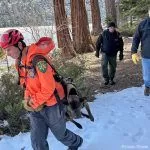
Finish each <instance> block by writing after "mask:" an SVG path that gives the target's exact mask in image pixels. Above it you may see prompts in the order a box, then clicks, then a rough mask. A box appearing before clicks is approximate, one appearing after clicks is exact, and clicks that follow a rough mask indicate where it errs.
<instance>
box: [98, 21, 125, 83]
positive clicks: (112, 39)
mask: <svg viewBox="0 0 150 150" xmlns="http://www.w3.org/2000/svg"><path fill="white" fill-rule="evenodd" d="M118 51H120V55H119V59H120V60H122V59H123V40H122V37H121V35H120V33H119V32H118V31H116V25H115V23H114V22H110V23H109V24H108V29H106V30H104V31H103V33H102V34H101V35H100V36H99V37H98V39H97V42H96V54H95V56H96V57H98V58H99V54H100V52H101V54H102V73H103V78H104V80H105V82H104V84H105V85H108V84H109V83H110V84H111V85H113V84H115V82H114V77H115V73H116V67H117V52H118ZM108 65H109V69H108Z"/></svg>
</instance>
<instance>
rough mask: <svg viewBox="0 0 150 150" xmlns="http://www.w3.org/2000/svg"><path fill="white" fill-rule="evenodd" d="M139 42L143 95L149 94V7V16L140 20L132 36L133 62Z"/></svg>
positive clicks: (135, 58) (136, 59)
mask: <svg viewBox="0 0 150 150" xmlns="http://www.w3.org/2000/svg"><path fill="white" fill-rule="evenodd" d="M140 42H141V56H142V68H143V79H144V84H145V89H144V95H145V96H149V95H150V8H149V17H147V18H146V19H144V20H143V21H141V22H140V24H139V25H138V27H137V30H136V32H135V34H134V37H133V42H132V48H131V52H132V60H133V62H134V63H135V64H137V62H138V61H139V56H138V54H137V51H138V47H139V43H140Z"/></svg>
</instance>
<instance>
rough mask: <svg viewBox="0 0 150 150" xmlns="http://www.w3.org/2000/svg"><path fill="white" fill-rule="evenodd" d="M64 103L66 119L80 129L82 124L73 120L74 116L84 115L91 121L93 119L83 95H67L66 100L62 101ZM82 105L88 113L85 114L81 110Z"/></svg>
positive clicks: (80, 116)
mask: <svg viewBox="0 0 150 150" xmlns="http://www.w3.org/2000/svg"><path fill="white" fill-rule="evenodd" d="M64 104H65V105H66V107H65V108H66V111H65V112H66V113H65V115H66V120H68V121H71V122H72V123H74V124H75V125H76V126H77V127H78V128H80V129H82V126H81V125H80V124H79V123H78V122H76V121H75V120H74V119H76V118H82V117H86V118H88V119H90V120H91V121H94V117H93V115H92V113H91V110H90V107H89V104H88V102H87V99H86V98H85V97H81V98H80V97H79V96H78V95H69V96H68V100H67V102H64ZM83 107H85V109H86V111H87V113H88V114H85V113H83V112H82V111H81V109H82V108H83Z"/></svg>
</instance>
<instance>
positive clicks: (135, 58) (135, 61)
mask: <svg viewBox="0 0 150 150" xmlns="http://www.w3.org/2000/svg"><path fill="white" fill-rule="evenodd" d="M139 60H140V58H139V56H138V54H137V53H135V54H132V61H133V63H134V64H137V62H138V61H139Z"/></svg>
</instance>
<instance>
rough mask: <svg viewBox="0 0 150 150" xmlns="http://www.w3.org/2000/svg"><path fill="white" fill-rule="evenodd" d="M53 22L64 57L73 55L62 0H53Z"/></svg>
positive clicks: (73, 51)
mask: <svg viewBox="0 0 150 150" xmlns="http://www.w3.org/2000/svg"><path fill="white" fill-rule="evenodd" d="M53 3H54V14H55V24H56V30H57V40H58V47H59V48H61V49H62V55H63V56H65V57H72V56H75V55H76V54H75V50H74V47H73V43H72V41H71V37H70V33H69V27H68V22H67V15H66V12H65V6H64V0H53Z"/></svg>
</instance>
